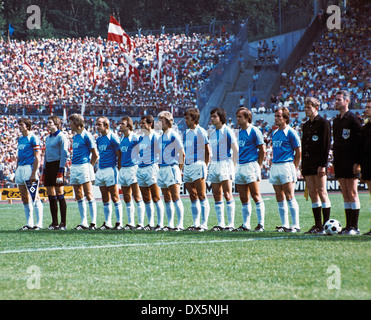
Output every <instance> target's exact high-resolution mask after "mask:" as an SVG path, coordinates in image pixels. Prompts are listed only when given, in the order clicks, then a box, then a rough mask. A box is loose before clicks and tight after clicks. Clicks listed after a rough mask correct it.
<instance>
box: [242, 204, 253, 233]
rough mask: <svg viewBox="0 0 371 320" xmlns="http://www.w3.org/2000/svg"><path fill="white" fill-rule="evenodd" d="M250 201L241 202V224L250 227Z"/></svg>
mask: <svg viewBox="0 0 371 320" xmlns="http://www.w3.org/2000/svg"><path fill="white" fill-rule="evenodd" d="M251 211H252V208H251V202H250V201H249V202H247V203H242V225H243V226H244V227H245V228H247V229H251V225H250V218H251Z"/></svg>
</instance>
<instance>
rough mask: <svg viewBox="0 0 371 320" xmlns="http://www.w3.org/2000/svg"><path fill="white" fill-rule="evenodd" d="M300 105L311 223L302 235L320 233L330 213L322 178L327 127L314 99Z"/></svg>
mask: <svg viewBox="0 0 371 320" xmlns="http://www.w3.org/2000/svg"><path fill="white" fill-rule="evenodd" d="M304 106H305V107H304V111H305V115H306V116H307V117H308V118H309V120H308V121H307V122H305V123H304V125H303V134H302V150H303V151H302V168H301V171H302V175H303V176H304V179H305V182H306V186H307V188H308V193H309V196H310V199H311V202H312V211H313V216H314V222H315V225H314V226H313V227H312V228H311V229H310V230H309V231H307V232H306V233H323V225H324V224H325V223H326V221H327V220H329V218H330V211H331V202H330V199H329V197H328V194H327V175H326V169H327V162H328V155H329V151H330V144H331V126H330V123H329V122H328V121H327V120H326V119H325V118H323V117H321V116H320V115H319V114H318V109H319V106H320V101H319V100H318V99H316V98H313V97H307V98H306V99H305V102H304ZM321 212H322V215H323V222H322V219H321V218H322V217H321Z"/></svg>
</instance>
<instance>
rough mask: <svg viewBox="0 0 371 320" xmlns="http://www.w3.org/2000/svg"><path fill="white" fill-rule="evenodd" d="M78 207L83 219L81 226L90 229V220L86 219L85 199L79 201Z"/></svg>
mask: <svg viewBox="0 0 371 320" xmlns="http://www.w3.org/2000/svg"><path fill="white" fill-rule="evenodd" d="M77 206H78V208H79V212H80V218H81V223H80V224H81V225H82V226H84V227H88V219H87V217H86V202H85V199H80V200H77Z"/></svg>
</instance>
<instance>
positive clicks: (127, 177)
mask: <svg viewBox="0 0 371 320" xmlns="http://www.w3.org/2000/svg"><path fill="white" fill-rule="evenodd" d="M349 100H350V97H349V93H348V92H346V91H339V92H338V94H337V95H336V102H335V104H336V107H337V109H338V110H339V116H338V117H337V118H336V119H334V122H333V130H332V131H333V139H334V143H333V155H334V162H333V165H334V169H335V178H336V179H338V181H339V183H340V186H341V190H342V194H343V198H344V209H345V218H346V226H345V228H343V230H342V234H349V235H355V234H360V231H359V229H358V218H359V211H360V202H359V198H358V192H357V183H358V175H359V173H360V171H361V169H362V178H363V179H364V180H366V182H367V183H368V186H369V189H370V182H371V168H370V163H371V161H369V159H367V156H368V157H369V154H370V153H369V149H370V137H371V135H370V132H371V130H370V126H371V123H370V122H369V123H367V124H366V125H364V126H362V124H361V122H360V120H359V119H358V118H357V117H356V116H354V115H353V114H352V113H351V112H350V111H349V109H348V104H349ZM319 105H320V102H319V101H318V100H317V99H315V98H313V97H308V98H306V100H305V113H306V116H307V117H308V118H309V120H308V121H307V122H306V123H305V124H304V126H303V134H302V137H301V139H300V137H299V136H298V134H297V132H296V131H295V130H294V129H293V128H291V127H290V125H289V121H290V113H289V110H288V109H287V108H285V107H281V108H278V109H276V110H275V125H276V126H277V129H276V130H275V131H273V133H272V154H273V158H272V166H271V171H270V179H269V181H270V183H272V185H273V188H274V190H275V195H276V200H277V204H278V213H279V217H280V220H281V225H280V226H279V227H276V229H277V231H280V232H299V231H300V224H299V206H298V203H297V201H296V199H295V194H294V190H295V189H294V186H295V181H296V175H297V170H298V167H299V164H300V163H301V170H302V174H303V176H304V178H305V180H306V184H307V186H308V190H309V196H310V198H311V202H312V211H313V217H314V222H315V224H314V226H313V227H312V228H311V229H310V230H309V231H307V232H308V233H319V234H321V233H323V225H324V224H325V222H326V221H328V220H329V218H330V211H331V203H330V200H329V197H328V194H327V191H326V187H325V186H326V167H327V162H328V155H329V150H330V144H331V127H330V124H329V122H328V121H327V120H325V119H324V118H322V117H321V116H320V115H319V114H318V108H319ZM366 116H367V117H368V118H371V102H370V101H369V102H368V103H367V107H366ZM210 118H211V123H212V124H213V125H214V127H215V129H214V130H212V131H211V132H210V133H209V134H208V133H207V131H206V130H204V129H203V128H202V127H200V126H199V119H200V114H199V111H198V109H196V108H190V109H187V111H186V112H185V123H186V125H187V130H186V132H185V134H184V136H183V138H181V137H180V135H179V134H178V133H177V132H176V131H175V130H174V129H173V128H172V127H173V122H174V121H173V117H172V114H171V113H170V112H167V111H162V112H160V113H159V114H158V119H159V121H160V123H161V126H162V132H163V133H162V135H159V134H157V133H156V132H155V130H154V118H153V117H152V116H149V115H146V116H142V118H141V120H140V127H141V132H142V134H140V135H137V134H136V133H135V132H134V131H133V121H132V119H131V118H130V117H123V118H122V120H121V121H120V128H119V130H120V132H121V133H122V138H121V141H120V139H119V137H118V136H117V135H116V134H115V133H113V132H112V131H111V130H110V123H109V120H108V119H107V118H106V117H99V118H98V119H97V120H96V123H95V125H96V128H97V131H98V133H99V137H98V138H97V139H96V140H95V139H94V137H93V136H92V135H91V134H90V133H89V132H88V131H87V130H86V129H85V127H84V125H85V124H84V118H83V117H82V116H81V115H78V114H72V115H71V116H70V117H69V124H70V128H71V130H72V131H73V132H74V136H73V142H72V164H71V168H70V175H71V177H70V184H71V185H72V186H73V188H74V193H75V198H76V200H77V203H78V209H79V213H80V217H81V223H80V224H79V225H77V227H76V228H75V229H77V230H84V229H95V228H97V223H96V220H97V206H96V202H95V199H94V196H93V192H92V181H94V180H95V185H96V186H99V188H100V191H101V194H102V202H103V211H104V220H105V222H104V223H103V225H102V226H101V227H100V228H99V229H112V228H113V229H137V230H157V231H158V230H164V231H173V230H174V231H181V230H184V226H183V217H184V207H183V203H182V200H181V198H180V184H181V182H182V180H183V182H184V183H185V187H186V188H187V191H188V193H189V196H190V200H191V213H192V218H193V225H192V226H191V227H190V228H188V229H189V230H195V231H205V230H208V226H207V223H208V217H209V212H210V205H209V201H208V199H207V197H206V182H205V181H206V179H207V180H208V181H209V182H211V185H212V192H213V196H214V200H215V208H214V209H215V213H216V218H217V221H218V224H217V225H216V226H214V227H213V228H211V229H210V230H213V231H221V230H228V231H248V230H251V225H250V218H251V214H252V206H251V202H250V198H252V199H253V200H254V202H255V204H256V214H257V219H258V225H257V227H256V228H255V230H256V231H264V218H265V205H264V201H263V200H262V197H261V194H260V180H261V165H262V162H263V160H264V158H265V144H264V139H263V136H262V133H261V131H260V130H259V129H258V128H257V127H255V126H254V125H253V124H252V114H251V112H250V110H249V109H247V108H243V107H242V108H240V109H238V110H237V112H236V119H237V124H238V125H239V127H240V131H239V133H238V135H237V136H236V135H235V134H234V132H233V131H232V130H231V129H230V128H229V127H228V126H226V122H227V115H226V112H225V110H224V109H222V108H215V109H213V110H212V111H211V112H210ZM61 124H62V121H61V119H60V118H58V117H56V116H50V117H49V118H48V122H47V127H48V130H49V131H50V135H49V136H48V137H47V138H46V140H45V156H44V165H43V168H44V169H43V175H42V177H41V179H40V180H41V183H42V184H44V186H45V187H46V188H47V193H48V198H49V205H50V212H51V216H52V223H51V225H50V226H49V227H48V228H49V229H52V230H54V229H62V230H63V229H66V215H67V204H66V201H65V199H64V190H63V183H64V171H65V166H66V162H67V157H68V141H67V138H66V136H65V135H64V134H63V132H61V131H60V128H61ZM18 126H19V130H20V132H21V134H22V135H21V137H20V138H19V139H18V167H17V170H16V174H15V182H16V183H17V184H18V186H19V189H20V193H21V197H22V201H23V204H24V210H25V216H26V221H27V223H26V225H25V226H24V227H22V228H21V229H22V230H30V229H32V230H33V229H40V228H42V227H43V226H42V225H43V222H42V221H43V205H42V203H41V201H40V199H38V198H37V199H36V201H34V203H32V201H31V200H30V197H29V192H28V190H27V187H26V185H25V182H26V181H29V180H31V182H32V181H36V180H37V179H38V169H39V167H40V153H41V150H40V145H41V143H40V140H39V139H38V137H37V136H36V135H34V134H33V133H32V132H31V121H30V120H29V119H28V118H21V119H19V120H18ZM367 152H368V153H367ZM98 159H99V162H98V170H97V172H96V173H94V169H93V166H94V165H95V163H96V162H97V161H98ZM233 180H234V181H235V184H236V185H237V189H238V192H239V196H240V200H241V203H242V220H243V223H242V225H241V226H240V227H238V228H236V229H235V225H234V218H235V201H234V198H233V195H232V181H233ZM120 186H121V189H122V193H123V198H124V202H125V205H126V211H127V219H128V223H127V224H126V226H124V225H123V222H122V221H123V215H122V211H123V208H122V204H121V200H120V196H119V187H120ZM161 194H162V195H163V198H164V202H165V205H164V204H163V202H162V199H161ZM223 196H224V198H225V200H226V212H227V223H226V222H225V219H224V200H223ZM85 199H86V200H87V204H88V206H87V204H86V201H85ZM111 201H112V202H113V204H114V210H115V214H116V224H115V226H114V227H113V226H112V207H111ZM134 203H136V207H137V223H135V204H134ZM58 207H59V209H60V214H61V222H60V223H58ZM87 207H89V212H90V217H91V223H90V225H89V223H88V217H87ZM155 209H156V212H157V224H155ZM34 211H35V215H36V223H34V219H33V212H34ZM165 212H166V216H167V225H166V226H165V223H164V213H165ZM175 212H176V215H177V224H175ZM289 212H290V215H291V220H292V221H291V222H292V223H291V225H290V222H289ZM145 213H146V215H147V219H148V223H147V224H146V225H145V223H144V220H145V217H144V216H145Z"/></svg>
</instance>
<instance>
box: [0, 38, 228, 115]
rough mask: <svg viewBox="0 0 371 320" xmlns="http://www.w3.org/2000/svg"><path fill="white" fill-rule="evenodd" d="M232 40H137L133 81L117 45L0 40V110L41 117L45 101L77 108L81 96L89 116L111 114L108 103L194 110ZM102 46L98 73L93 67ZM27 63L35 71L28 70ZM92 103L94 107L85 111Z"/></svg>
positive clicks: (93, 41) (46, 105) (94, 41)
mask: <svg viewBox="0 0 371 320" xmlns="http://www.w3.org/2000/svg"><path fill="white" fill-rule="evenodd" d="M233 39H234V36H233V35H230V34H228V33H224V34H223V35H215V36H211V35H208V34H193V35H192V36H188V37H187V36H185V35H184V34H183V35H175V34H173V35H169V34H163V35H161V36H152V35H148V36H141V37H138V36H136V37H135V38H133V41H134V43H135V49H134V53H133V57H134V58H135V59H136V61H137V63H138V69H139V73H140V77H139V79H138V81H133V82H132V83H130V81H129V80H128V70H127V69H128V67H127V66H128V63H126V60H125V57H124V55H123V52H122V51H121V49H120V48H119V46H118V44H117V43H115V42H111V41H109V42H107V41H106V40H103V39H101V38H84V39H81V38H78V39H38V40H29V41H17V40H11V41H9V42H8V41H5V40H3V39H1V40H0V43H1V46H0V72H1V74H3V75H4V76H3V77H1V79H0V88H1V89H0V105H2V106H3V111H8V108H7V106H8V105H22V104H23V105H30V106H31V107H30V108H40V110H39V112H40V113H42V112H43V111H45V109H46V110H48V108H49V104H56V105H60V106H61V105H63V104H69V105H81V104H82V103H83V96H84V95H85V104H86V105H87V108H86V111H87V113H88V114H92V115H97V114H98V113H100V114H102V113H101V112H102V110H100V109H106V110H105V111H106V114H109V113H110V111H111V112H113V109H114V108H113V106H139V107H147V106H148V107H151V106H156V108H158V109H161V108H165V107H166V108H168V109H170V108H172V107H173V108H174V113H175V114H177V113H178V112H179V110H178V109H180V108H182V109H184V108H187V107H190V106H194V105H195V103H196V92H197V90H198V89H199V88H200V87H201V85H202V84H203V83H204V82H205V81H207V77H208V76H209V74H210V73H211V71H212V70H213V68H214V67H215V65H216V64H217V63H218V61H219V60H220V59H221V58H222V57H223V55H224V54H225V52H226V51H227V50H228V48H229V46H230V45H231V43H232V42H233ZM157 44H158V50H159V51H160V52H162V56H161V59H160V60H161V66H160V69H161V73H160V74H161V76H160V78H159V77H158V76H157V75H156V76H154V75H153V72H154V70H158V64H159V56H160V55H161V54H158V53H157V52H156V45H157ZM99 48H100V49H101V52H102V57H103V68H102V69H99V68H95V67H96V66H97V65H98V58H97V52H99ZM25 61H26V62H27V63H28V65H29V66H30V67H31V68H32V69H33V73H31V72H28V71H27V68H25V66H24V62H25ZM94 69H95V75H94ZM94 77H95V79H96V81H94ZM158 80H160V82H161V85H159V83H158ZM156 82H157V83H156ZM91 105H94V106H95V108H92V109H91V110H90V106H91ZM32 106H34V107H32ZM106 106H111V109H110V108H106ZM29 111H31V110H29ZM103 114H104V113H103ZM111 114H112V113H111ZM156 114H157V113H156Z"/></svg>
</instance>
